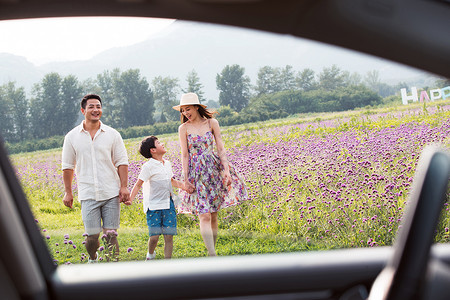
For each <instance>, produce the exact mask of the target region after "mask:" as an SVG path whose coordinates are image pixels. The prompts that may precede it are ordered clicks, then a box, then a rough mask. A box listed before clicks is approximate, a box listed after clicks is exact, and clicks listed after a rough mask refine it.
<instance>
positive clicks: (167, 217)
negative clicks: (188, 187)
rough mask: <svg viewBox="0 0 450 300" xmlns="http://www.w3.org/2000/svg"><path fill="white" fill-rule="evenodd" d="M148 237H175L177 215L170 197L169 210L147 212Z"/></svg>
mask: <svg viewBox="0 0 450 300" xmlns="http://www.w3.org/2000/svg"><path fill="white" fill-rule="evenodd" d="M147 226H148V235H149V236H153V235H161V234H167V235H176V234H177V213H176V211H175V205H174V204H173V201H172V197H170V208H169V209H157V210H150V209H149V210H147Z"/></svg>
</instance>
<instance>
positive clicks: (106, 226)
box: [62, 94, 130, 263]
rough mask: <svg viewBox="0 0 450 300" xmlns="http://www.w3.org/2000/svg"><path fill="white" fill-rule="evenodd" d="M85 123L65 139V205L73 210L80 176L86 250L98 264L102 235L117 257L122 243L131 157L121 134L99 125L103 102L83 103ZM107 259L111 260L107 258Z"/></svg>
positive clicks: (87, 100)
mask: <svg viewBox="0 0 450 300" xmlns="http://www.w3.org/2000/svg"><path fill="white" fill-rule="evenodd" d="M81 113H82V114H83V115H84V120H83V122H81V124H80V125H79V126H77V127H75V128H74V129H72V130H71V131H70V132H69V133H68V134H67V135H66V137H65V139H64V145H63V151H62V170H63V181H64V189H65V194H64V199H63V202H64V205H65V206H67V207H69V208H72V205H73V194H72V181H73V177H74V169H75V172H76V174H77V183H78V200H79V201H80V202H81V215H82V219H83V223H84V228H85V231H86V233H87V237H86V250H87V252H88V254H89V260H88V262H89V263H93V262H97V259H98V253H97V249H98V248H99V246H100V242H99V234H100V232H101V231H102V230H103V238H106V242H107V244H108V250H110V251H109V252H110V253H109V254H110V255H111V252H112V255H113V256H114V258H116V257H117V255H118V254H119V243H118V241H117V231H116V230H117V229H118V228H119V219H120V202H127V201H128V198H129V196H130V193H129V191H128V188H127V184H128V156H127V152H126V149H125V145H124V143H123V140H122V137H121V136H120V134H119V132H118V131H117V130H115V129H113V128H111V127H109V126H106V125H105V124H103V123H102V122H101V121H100V117H101V116H102V100H101V98H100V96H98V95H95V94H88V95H86V96H84V97H83V99H82V100H81ZM107 258H108V259H109V258H110V257H107Z"/></svg>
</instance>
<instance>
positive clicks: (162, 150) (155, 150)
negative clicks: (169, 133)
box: [150, 140, 167, 155]
mask: <svg viewBox="0 0 450 300" xmlns="http://www.w3.org/2000/svg"><path fill="white" fill-rule="evenodd" d="M150 150H151V151H152V153H153V154H161V155H162V154H164V153H166V152H167V150H166V148H165V147H164V143H161V142H160V141H159V140H156V141H155V148H152V149H150Z"/></svg>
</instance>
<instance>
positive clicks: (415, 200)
mask: <svg viewBox="0 0 450 300" xmlns="http://www.w3.org/2000/svg"><path fill="white" fill-rule="evenodd" d="M449 176H450V157H449V155H448V153H446V152H445V151H440V150H439V149H438V148H436V147H431V146H429V147H428V148H425V150H424V151H423V152H422V155H421V157H420V161H419V165H418V167H417V170H416V174H415V178H414V187H413V188H412V190H411V194H410V196H409V200H408V204H407V210H408V211H407V212H406V213H405V215H404V218H403V220H402V228H401V229H400V230H399V233H398V235H397V241H396V244H395V250H394V253H393V256H392V258H391V259H390V261H389V263H388V264H387V266H386V267H385V268H384V270H383V271H382V273H381V274H380V276H379V277H378V278H377V280H376V282H375V284H374V287H373V288H372V292H371V295H370V297H369V299H370V300H375V299H384V300H388V299H389V300H394V299H398V300H400V299H402V300H408V299H446V298H448V294H447V293H441V292H442V290H443V289H445V287H448V286H449V284H450V269H449V268H448V266H444V265H441V264H440V263H439V262H438V261H434V263H433V268H431V269H429V270H428V272H426V270H427V268H429V266H430V264H429V261H430V257H429V253H430V248H431V245H432V243H433V238H434V235H435V231H436V227H437V224H438V221H439V215H440V213H441V210H442V208H443V204H444V202H445V200H446V193H447V186H448V180H449ZM436 264H439V266H438V265H436ZM437 272H438V273H437ZM427 276H428V277H429V278H428V279H430V278H433V280H426V279H427ZM436 276H439V279H438V280H437V278H436Z"/></svg>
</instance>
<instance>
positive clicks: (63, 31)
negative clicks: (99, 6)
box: [0, 17, 174, 65]
mask: <svg viewBox="0 0 450 300" xmlns="http://www.w3.org/2000/svg"><path fill="white" fill-rule="evenodd" d="M173 21H174V20H168V19H147V18H110V17H100V18H99V17H97V18H86V17H84V18H48V19H30V20H14V21H0V37H1V39H0V40H1V42H0V53H2V52H6V53H11V54H14V55H18V56H24V57H26V58H27V59H28V60H29V61H30V62H32V63H34V64H36V65H41V64H44V63H47V62H50V61H69V60H86V59H89V58H91V57H93V56H94V55H96V54H98V53H100V52H102V51H104V50H106V49H109V48H112V47H121V46H128V45H132V44H135V43H138V42H141V41H144V40H146V39H147V38H148V37H149V36H151V35H152V34H154V33H156V32H158V31H160V30H161V29H163V28H165V27H167V26H168V25H170V24H171V23H172V22H173Z"/></svg>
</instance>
